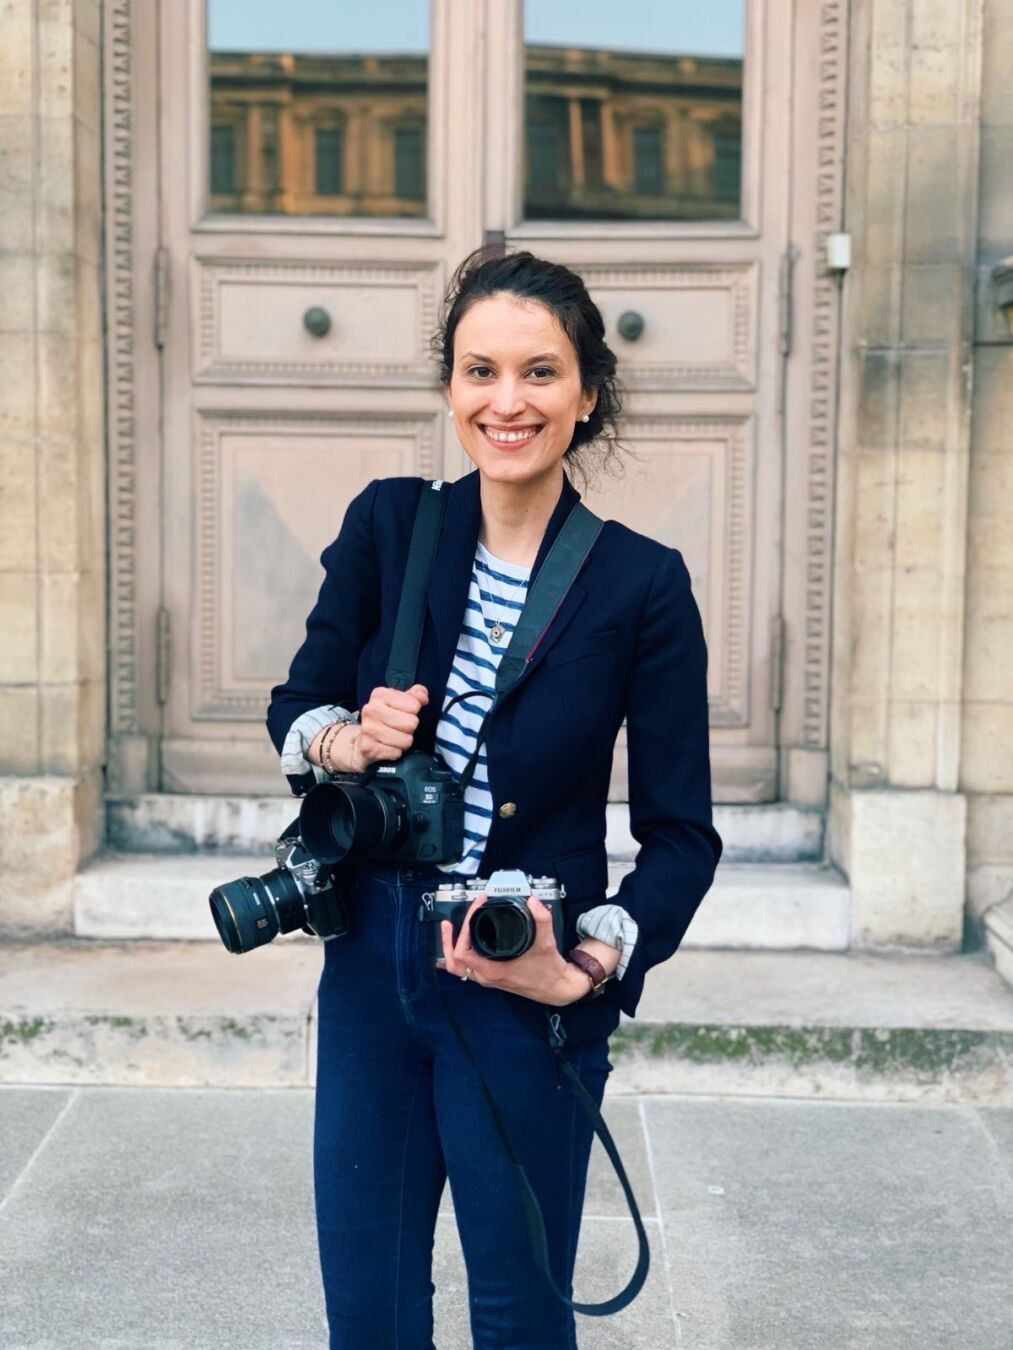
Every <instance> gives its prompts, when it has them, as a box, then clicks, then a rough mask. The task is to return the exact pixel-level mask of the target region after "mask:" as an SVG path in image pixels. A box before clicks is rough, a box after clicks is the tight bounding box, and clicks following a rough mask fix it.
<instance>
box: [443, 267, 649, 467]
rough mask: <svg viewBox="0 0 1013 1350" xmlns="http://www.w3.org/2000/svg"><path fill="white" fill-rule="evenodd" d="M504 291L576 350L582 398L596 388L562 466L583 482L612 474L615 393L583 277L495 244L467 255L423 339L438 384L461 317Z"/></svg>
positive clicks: (612, 369)
mask: <svg viewBox="0 0 1013 1350" xmlns="http://www.w3.org/2000/svg"><path fill="white" fill-rule="evenodd" d="M503 292H506V293H507V294H509V295H515V296H517V297H518V298H519V299H523V300H538V301H540V302H541V303H542V304H543V305H545V307H546V308H547V309H548V310H550V312H551V313H552V314H553V315H554V316H555V318H556V319H557V321H558V322H559V325H560V327H561V328H562V330H563V332H564V333H565V334H566V335H567V337H568V338H569V339H570V341H571V342H572V343H573V347H574V350H575V351H576V353H577V364H578V366H579V368H580V383H581V388H582V389H583V391H584V392H585V393H586V394H589V393H591V391H592V390H597V391H598V401H597V403H596V404H595V406H594V408H593V409H592V411H591V413H590V417H589V420H588V421H587V422H577V423H576V424H575V425H574V428H573V439H572V440H571V441H570V444H569V446H568V447H567V450H566V453H565V455H564V456H563V458H564V461H565V463H566V465H567V467H568V468H571V469H575V470H576V471H577V473H579V474H580V476H581V479H582V480H583V482H584V483H585V484H586V483H587V482H588V480H589V478H591V477H593V476H595V475H596V473H597V471H599V470H604V471H605V472H607V473H609V474H610V475H614V474H616V473H617V471H618V470H619V469H620V467H621V465H622V460H621V458H620V455H621V454H622V453H624V452H625V447H624V446H623V445H621V444H620V442H619V438H618V436H617V434H616V423H617V419H618V417H619V413H620V411H621V396H620V390H619V384H618V381H617V379H616V358H615V353H614V352H613V351H612V349H611V348H610V347H609V345H608V343H607V342H606V341H605V324H604V322H603V321H602V317H601V311H600V310H599V309H598V306H597V305H596V304H595V303H594V301H593V300H592V299H591V297H590V296H589V295H588V293H587V287H586V286H585V285H584V282H583V280H582V278H581V277H579V276H578V275H577V273H576V272H574V271H571V269H570V268H569V267H564V266H563V265H562V263H553V262H548V261H547V260H546V259H545V258H536V257H535V256H534V254H532V253H529V252H527V251H524V252H518V253H504V252H503V250H502V246H501V245H484V246H483V247H481V248H477V249H475V250H474V252H472V253H469V254H468V256H467V257H466V258H465V259H464V261H463V262H462V263H461V264H460V266H459V267H458V268H457V270H456V271H455V273H454V275H453V278H452V279H451V282H450V285H449V286H448V288H447V292H446V295H445V296H444V298H443V310H442V313H441V315H440V324H439V328H438V329H437V331H436V332H435V333H434V334H433V337H432V339H431V342H430V348H431V350H432V353H433V355H434V357H435V358H436V360H437V361H438V363H439V373H440V382H441V383H442V384H443V385H444V386H446V385H449V384H450V377H451V375H452V374H453V370H454V334H455V332H456V331H457V325H458V324H459V323H460V322H461V319H462V318H463V317H464V315H465V314H466V313H467V312H468V310H469V309H470V308H471V306H472V305H473V304H475V303H476V301H478V300H484V299H486V298H487V297H488V296H492V295H499V294H501V293H503Z"/></svg>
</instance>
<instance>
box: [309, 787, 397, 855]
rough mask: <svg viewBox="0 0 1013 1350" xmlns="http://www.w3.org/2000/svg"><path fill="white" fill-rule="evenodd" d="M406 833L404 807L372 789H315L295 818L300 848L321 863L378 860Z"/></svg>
mask: <svg viewBox="0 0 1013 1350" xmlns="http://www.w3.org/2000/svg"><path fill="white" fill-rule="evenodd" d="M406 829H407V819H406V811H405V807H404V803H403V802H402V801H401V800H400V799H399V798H398V797H396V796H395V795H394V794H393V793H391V792H384V791H383V790H382V789H380V788H378V787H375V786H374V785H373V784H372V783H367V784H362V783H318V784H317V786H316V787H315V788H312V789H311V790H310V791H309V792H308V793H307V794H306V796H305V797H304V798H303V804H302V809H301V811H300V812H299V833H300V835H301V836H302V840H303V843H304V844H305V846H306V848H307V850H308V851H309V852H310V853H311V854H312V855H313V857H314V858H317V859H318V860H319V861H320V862H322V863H339V862H343V861H344V860H345V859H346V858H377V857H382V856H383V854H385V853H387V852H388V851H389V850H391V849H392V848H394V847H396V846H397V845H398V844H399V843H400V842H401V841H402V839H403V838H404V835H405V832H406Z"/></svg>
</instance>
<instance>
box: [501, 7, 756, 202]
mask: <svg viewBox="0 0 1013 1350" xmlns="http://www.w3.org/2000/svg"><path fill="white" fill-rule="evenodd" d="M745 7H746V0H709V3H708V4H706V5H677V4H667V5H659V4H658V3H657V0H623V3H622V4H621V5H617V4H616V3H615V0H580V2H579V3H573V2H572V0H570V2H569V3H562V2H561V3H556V4H551V5H550V4H546V3H544V0H525V4H524V58H525V144H526V154H525V166H524V217H525V219H527V220H546V219H548V220H735V219H738V217H739V214H740V210H741V195H742V193H741V177H742V69H743V54H744V50H745V19H746V16H745Z"/></svg>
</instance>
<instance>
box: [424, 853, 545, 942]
mask: <svg viewBox="0 0 1013 1350" xmlns="http://www.w3.org/2000/svg"><path fill="white" fill-rule="evenodd" d="M481 891H484V892H485V894H486V899H485V902H484V903H483V904H481V905H480V906H479V907H478V909H476V910H475V912H474V914H472V916H471V920H470V923H469V932H470V934H471V945H472V946H473V947H474V949H475V951H476V952H478V953H479V955H480V956H486V957H488V958H489V960H490V961H512V960H514V958H515V957H518V956H523V955H524V953H525V952H526V951H527V950H528V948H529V947H530V946H531V944H532V943H533V942H534V940H535V917H534V915H533V914H532V913H531V910H530V909H529V908H528V903H527V902H528V896H529V895H534V896H537V897H538V899H539V900H541V902H542V904H543V905H546V906H548V908H549V910H550V911H551V913H552V931H553V933H554V934H555V938H556V946H557V947H558V948H559V949H560V951H562V949H563V906H562V905H561V904H560V901H561V900H564V899H565V898H566V890H565V888H564V887H563V886H561V885H560V884H559V882H558V881H556V880H555V878H554V877H531V876H528V874H527V873H526V872H521V871H514V870H511V869H509V868H503V869H501V870H499V871H496V872H493V874H492V876H491V877H489V879H488V880H487V881H485V880H483V879H482V878H481V877H472V878H471V879H469V880H468V881H467V882H454V881H448V882H444V883H443V884H442V885H440V886H437V888H436V890H435V891H427V892H426V894H425V895H424V896H423V897H422V903H421V905H420V906H419V918H420V919H421V920H422V921H423V922H424V923H440V922H441V921H442V920H443V919H449V920H450V922H451V924H452V925H453V929H454V941H455V942H456V941H457V938H458V935H459V934H460V931H461V925H462V923H463V922H464V917H465V915H466V914H467V912H468V909H469V907H470V906H471V904H472V903H473V901H474V899H475V896H476V895H478V894H479V893H480V892H481Z"/></svg>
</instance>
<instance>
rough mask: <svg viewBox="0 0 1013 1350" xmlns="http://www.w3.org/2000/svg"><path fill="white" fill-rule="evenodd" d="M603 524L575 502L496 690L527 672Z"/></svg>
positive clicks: (541, 574)
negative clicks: (525, 669)
mask: <svg viewBox="0 0 1013 1350" xmlns="http://www.w3.org/2000/svg"><path fill="white" fill-rule="evenodd" d="M604 524H605V522H604V521H603V520H600V519H599V517H598V516H596V515H595V514H594V512H593V511H589V510H588V509H587V507H586V506H585V505H584V503H583V502H574V504H573V507H572V509H571V510H570V514H569V515H568V516H567V517H566V520H565V521H564V522H563V528H562V529H561V530H560V531H559V534H557V535H556V538H555V540H554V541H553V544H552V547H551V548H550V549H549V551H548V553H547V554H546V555H545V561H544V562H543V563H542V565H541V567H540V568H539V569H538V575H537V576H536V577H535V579H534V581H533V582H532V583H531V586H530V587H529V589H528V594H527V597H526V599H525V601H524V608H523V609H522V610H521V616H520V618H519V619H518V620H517V626H516V628H515V629H514V631H513V636H512V637H511V639H510V645H509V646H508V647H507V649H506V651H505V652H504V653H503V655H502V657H501V658H500V663H499V668H498V669H497V671H496V692H497V694H505V693H506V692H507V691H508V690H509V689H512V688H513V686H514V685H515V684H516V683H517V681H518V680H519V679H520V677H521V675H522V674H523V673H524V667H525V666H526V665H527V663H528V662H529V661H530V660H531V658H532V657H533V656H534V654H535V652H536V650H537V648H538V644H539V643H540V642H541V640H542V638H543V637H544V636H545V632H546V630H547V629H548V627H549V625H550V624H551V623H552V620H553V619H554V618H555V617H556V614H557V612H558V610H559V606H560V605H561V604H562V603H563V601H564V599H565V598H566V596H567V593H568V592H569V590H570V587H571V586H572V585H573V583H574V581H575V580H576V577H577V573H578V572H579V571H580V569H581V567H582V566H583V563H584V559H585V558H586V557H587V555H588V554H589V553H590V552H591V548H592V546H593V544H594V542H595V540H596V539H597V538H598V535H599V534H600V533H601V529H602V526H603V525H604Z"/></svg>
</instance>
